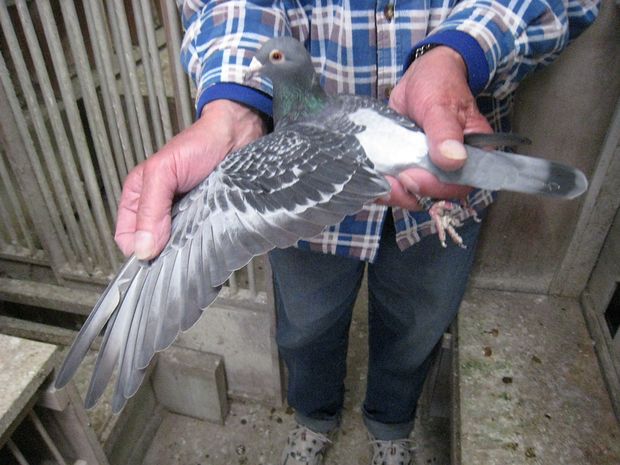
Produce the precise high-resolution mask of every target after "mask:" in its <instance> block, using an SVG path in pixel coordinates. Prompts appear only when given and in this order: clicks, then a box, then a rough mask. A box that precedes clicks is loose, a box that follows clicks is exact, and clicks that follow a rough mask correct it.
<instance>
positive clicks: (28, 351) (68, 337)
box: [0, 0, 620, 465]
mask: <svg viewBox="0 0 620 465" xmlns="http://www.w3.org/2000/svg"><path fill="white" fill-rule="evenodd" d="M619 22H620V16H619V12H618V8H617V6H615V5H614V3H613V2H608V3H605V4H604V5H603V7H602V11H601V16H600V18H599V20H598V21H597V23H596V24H595V25H594V26H593V27H592V28H591V29H590V30H588V31H587V32H586V33H585V34H584V37H583V38H582V39H580V41H578V42H577V43H575V44H574V46H572V47H571V48H569V50H568V51H567V52H566V54H565V55H563V56H562V57H561V59H560V60H559V61H558V62H557V63H555V64H554V65H553V66H552V67H551V68H550V69H548V70H545V71H543V72H542V73H540V74H539V75H537V76H536V77H535V78H533V79H531V80H528V81H526V82H525V84H524V85H523V86H522V88H521V89H520V91H519V93H518V94H517V95H516V98H515V110H514V126H515V130H516V132H518V133H521V134H525V135H527V136H528V137H529V138H531V139H532V140H533V141H534V143H533V145H532V146H531V147H530V148H529V149H528V151H531V153H533V154H536V153H543V154H546V155H548V156H549V158H558V159H559V158H562V159H563V160H565V161H567V162H570V163H571V164H573V165H575V166H578V167H580V168H581V169H582V170H583V171H584V172H585V173H586V174H587V176H588V178H589V181H590V188H589V190H588V192H587V193H586V195H585V196H583V197H581V198H580V199H578V200H576V201H574V202H571V203H562V204H559V203H557V202H554V201H552V200H546V199H543V200H540V199H537V200H536V201H532V199H531V198H528V197H526V196H521V195H519V194H502V195H501V198H500V199H499V201H498V203H497V204H496V205H495V206H494V207H492V211H491V213H490V215H489V217H488V218H487V220H486V222H487V225H486V227H485V230H484V233H483V237H482V242H481V245H480V247H479V250H478V252H477V259H476V264H475V272H474V274H473V276H472V279H471V282H470V286H469V290H468V295H467V297H466V300H465V302H464V305H463V307H462V309H461V313H460V315H459V317H458V320H457V321H456V322H455V324H454V325H453V327H452V328H451V331H450V333H447V334H446V335H445V336H444V339H443V340H442V342H441V344H440V346H439V347H438V348H437V357H436V359H435V366H434V369H433V370H434V371H433V374H432V376H431V377H430V378H429V380H428V382H427V386H426V393H425V395H424V408H423V414H422V416H424V418H426V419H427V420H426V421H427V423H428V424H432V423H433V421H438V422H439V424H440V425H442V426H441V427H440V428H439V431H440V433H439V434H440V435H441V436H442V437H441V441H443V442H441V441H440V442H439V444H440V445H442V446H445V445H446V443H449V444H450V445H451V447H450V448H448V449H449V451H450V452H449V453H448V455H449V457H447V459H449V460H450V461H451V463H452V464H453V465H457V464H458V463H463V464H468V463H490V462H485V460H487V461H488V460H490V457H500V458H501V459H502V460H503V462H502V463H523V458H524V457H525V458H527V459H534V458H536V457H538V458H539V459H548V460H551V461H553V460H557V459H558V456H553V453H554V452H553V451H552V450H551V447H550V448H549V449H548V450H544V448H543V449H541V448H540V446H539V445H538V444H539V443H537V442H536V441H537V439H535V436H536V435H537V434H543V435H544V434H547V433H545V431H548V430H549V428H550V426H549V425H550V424H554V425H557V423H553V422H554V421H555V420H556V419H558V417H556V416H555V415H556V413H554V411H552V409H553V408H556V409H560V410H561V409H563V408H566V406H567V405H568V406H569V407H571V408H572V407H573V406H572V405H570V404H569V403H565V404H557V403H553V404H552V403H551V402H552V400H551V399H549V398H548V397H545V396H544V395H541V396H538V397H535V395H534V394H532V392H540V390H541V389H543V390H544V389H550V391H549V392H552V393H557V395H559V396H560V399H564V398H563V397H562V393H565V392H568V391H571V392H577V391H578V392H579V393H580V394H581V395H582V396H584V397H588V396H589V399H590V400H591V401H592V403H585V404H584V405H583V407H584V408H586V409H590V411H589V412H586V413H584V415H589V416H590V417H593V416H595V415H596V416H597V418H596V419H597V420H599V424H598V425H597V426H596V427H595V428H594V432H593V433H592V434H593V435H594V436H593V437H589V436H588V435H587V434H585V433H584V434H582V435H578V436H579V437H577V439H575V441H576V442H575V444H577V446H576V447H575V451H576V452H575V454H577V453H579V454H581V453H583V454H586V453H587V452H592V450H594V449H595V445H594V444H595V443H596V442H597V441H600V444H599V445H600V447H601V448H602V449H604V448H607V449H606V452H605V453H602V452H601V451H600V450H598V451H597V452H596V453H599V454H601V455H600V456H601V457H603V456H606V455H605V454H608V455H607V456H609V457H612V456H613V457H617V456H614V455H613V454H620V451H618V447H617V436H616V439H615V445H614V439H613V434H617V432H618V430H619V428H618V423H617V418H618V417H620V331H619V330H618V328H619V325H620V290H619V289H620V287H619V284H618V283H619V282H620V213H619V206H620V185H619V184H618V182H617V179H618V178H619V177H620V156H619V150H620V105H619V102H620V100H619V99H620V93H619V89H620V72H618V64H617V60H615V61H614V60H610V59H608V57H613V56H616V57H617V56H618V53H619V52H620V50H619V48H620V46H619V44H620V37H619V36H618V34H619V33H620V32H619V31H620V28H619V27H618V24H619ZM0 27H1V34H0V108H2V111H0V141H1V144H0V179H1V182H0V198H1V199H2V202H0V218H1V219H2V221H0V353H2V354H3V356H2V357H0V380H2V379H6V380H7V381H6V382H5V383H0V384H1V385H3V386H9V387H10V388H11V389H5V388H3V389H2V390H0V391H1V392H0V462H2V463H5V460H6V463H18V464H20V465H21V464H23V463H31V464H35V463H43V462H42V461H43V460H46V459H50V460H54V461H55V463H59V464H64V463H71V464H74V465H78V464H84V463H88V464H91V463H98V464H108V463H109V464H119V465H120V464H124V463H132V464H133V463H135V464H140V463H145V464H146V463H151V464H159V463H172V462H171V461H172V458H171V457H172V456H170V455H167V454H169V453H171V452H170V451H174V450H177V449H175V447H177V448H178V447H180V446H179V445H178V444H175V443H171V442H166V441H167V439H168V438H169V437H170V436H171V434H170V431H171V430H174V428H175V427H178V424H177V423H175V422H177V421H181V420H179V418H185V417H188V416H189V417H194V418H196V417H197V418H200V419H201V420H202V421H203V423H191V428H190V427H188V428H189V429H193V430H196V431H201V432H203V433H204V434H209V435H211V437H214V438H219V440H220V441H221V444H223V445H222V446H221V447H220V449H222V448H225V447H228V449H227V450H228V452H226V453H223V452H221V451H219V452H217V451H215V452H208V453H207V455H209V457H204V454H203V456H202V457H200V460H204V461H205V462H204V463H214V464H219V463H232V462H231V461H230V460H231V458H232V459H234V460H235V461H236V462H238V463H246V462H243V460H246V461H247V460H250V458H251V459H252V460H254V459H255V460H256V461H257V462H258V461H259V460H261V458H260V456H259V455H255V456H252V455H251V454H252V453H253V452H251V451H250V450H249V448H248V447H247V445H244V446H243V448H242V447H240V445H242V444H244V443H243V442H242V438H243V437H244V435H246V436H247V435H250V436H251V434H256V433H253V432H251V431H250V430H243V429H240V428H241V426H239V427H238V428H234V429H226V428H229V425H230V424H231V423H232V422H233V420H231V418H233V419H234V423H235V425H237V426H238V425H242V426H243V427H246V426H247V424H246V423H247V422H248V420H247V419H248V418H255V417H256V416H257V415H263V419H262V420H261V421H263V422H264V424H262V425H263V426H259V427H258V430H260V431H262V432H263V433H264V431H267V429H262V430H261V429H260V428H261V427H264V428H267V427H266V426H265V424H267V423H268V424H269V425H270V426H269V428H270V429H268V430H269V431H270V434H271V436H269V435H267V436H265V437H266V438H267V439H265V438H263V439H261V440H264V441H275V437H276V436H277V434H280V433H281V429H283V426H282V425H286V424H287V421H290V419H289V418H288V417H287V414H286V407H285V406H283V402H284V400H283V399H284V392H285V386H284V385H283V381H282V380H283V376H282V375H283V373H282V371H283V369H282V366H281V363H280V359H279V357H278V353H277V348H276V345H275V342H274V340H273V336H274V325H275V319H274V303H273V291H272V283H271V274H270V269H269V263H268V260H266V258H265V257H257V258H256V259H254V260H253V261H252V262H251V263H250V264H249V265H248V266H247V267H245V268H243V269H242V270H240V271H239V272H236V273H235V274H234V275H233V276H232V277H231V278H230V279H229V280H228V282H227V283H226V286H225V289H224V291H223V292H222V294H221V295H220V297H219V298H218V301H217V304H216V305H215V306H214V307H213V308H212V309H211V311H210V312H209V314H208V315H206V316H205V317H204V318H203V319H201V320H200V321H199V323H198V324H197V325H196V326H195V327H194V328H192V329H191V330H190V331H189V332H187V333H185V334H183V335H182V336H181V338H180V339H179V341H178V342H177V343H176V344H175V346H174V347H173V349H172V350H171V351H169V352H165V353H163V354H162V355H160V358H159V360H158V363H157V365H156V366H155V367H154V368H153V369H152V370H151V371H150V372H149V374H148V376H149V378H148V379H149V382H147V383H145V385H144V387H143V388H142V390H141V391H140V392H139V393H138V395H137V396H136V397H135V398H133V399H132V401H131V402H130V403H129V404H128V405H127V407H126V408H125V410H123V412H122V413H121V415H118V416H112V415H111V414H110V409H109V403H108V404H106V401H104V402H102V404H101V405H100V407H98V408H96V409H94V410H93V411H89V412H85V411H84V410H83V408H82V406H81V397H83V395H84V389H85V383H86V380H82V381H80V380H79V379H78V381H76V384H75V385H73V384H71V385H70V386H69V387H68V388H67V389H66V391H62V392H60V391H59V392H53V391H52V390H50V389H49V383H50V379H51V376H53V371H54V369H55V367H57V366H58V364H59V362H60V355H59V354H60V353H61V352H62V351H63V350H64V349H65V348H66V346H68V345H69V344H70V343H71V341H72V340H73V338H74V337H75V334H76V329H77V328H78V327H79V326H80V325H81V323H82V322H83V321H84V318H85V316H86V315H87V314H88V312H89V311H90V309H91V308H92V307H93V305H94V303H95V302H96V300H97V298H98V296H99V294H100V292H101V291H102V290H103V288H104V287H105V285H106V283H107V281H108V280H109V279H110V277H111V276H112V275H113V273H114V272H115V271H116V270H117V269H118V267H119V266H120V264H121V262H122V256H121V254H120V252H119V251H118V250H117V248H116V246H115V244H114V242H113V233H112V231H113V224H114V218H115V216H116V205H117V204H118V200H119V196H120V191H121V185H122V181H123V179H124V177H125V176H126V175H127V173H128V171H129V170H130V169H131V168H132V167H133V166H134V165H135V164H136V163H139V162H140V161H142V160H144V159H145V157H146V156H148V155H149V154H151V153H153V152H154V151H155V150H156V148H157V147H160V146H161V145H163V143H164V141H165V140H168V139H169V138H171V137H172V135H173V134H175V133H177V132H178V131H180V130H181V129H183V128H185V127H187V126H188V125H189V124H191V121H192V95H193V89H192V88H191V86H190V84H189V82H188V79H187V77H186V76H185V74H184V72H183V70H182V69H181V65H180V60H179V49H180V41H181V33H182V32H181V27H180V24H179V19H178V14H177V11H176V7H175V5H174V2H169V1H163V0H161V1H156V0H140V1H138V0H136V1H129V0H111V1H106V2H101V1H98V0H94V1H73V0H39V1H37V2H32V1H29V0H9V1H2V2H0ZM577 70H579V71H578V72H577ZM583 89H587V90H588V91H587V92H584V91H583ZM355 321H356V322H357V323H355V324H357V325H358V326H356V327H355V328H356V329H357V330H359V334H360V338H362V337H363V334H364V323H363V321H364V320H363V317H359V319H358V320H355ZM356 334H357V333H356ZM562 340H564V341H571V342H572V343H573V345H572V347H568V346H565V345H563V343H562ZM511 349H512V350H511ZM9 354H11V355H9ZM352 357H353V360H357V359H356V358H355V357H359V358H360V359H362V358H363V357H364V354H362V353H361V352H359V353H358V352H355V351H354V353H353V354H352ZM569 357H570V358H571V360H570V361H569V360H567V358H569ZM552 361H555V362H556V364H558V365H561V364H563V363H566V364H569V365H566V366H568V368H567V370H568V371H569V372H570V373H569V375H570V376H568V377H564V376H565V375H566V373H557V372H554V371H552V370H549V369H548V367H549V366H550V364H551V362H552ZM90 363H91V364H93V363H94V355H93V357H92V359H91V361H90ZM25 368H27V370H25ZM355 373H357V372H355ZM359 376H360V380H361V379H362V378H361V377H362V376H364V375H363V373H362V374H359ZM80 379H81V378H80ZM180 380H182V381H180ZM360 380H357V383H356V384H363V383H361V382H360ZM353 381H355V380H353ZM353 381H351V382H353ZM590 381H592V382H591V384H590V388H591V389H592V391H588V390H587V389H586V388H583V385H585V384H587V383H589V382H590ZM80 383H81V384H80ZM582 388H583V389H584V390H579V389H582ZM554 389H555V390H554ZM575 389H576V390H577V391H574V390H575ZM352 390H353V391H355V389H354V388H352ZM355 392H357V391H355ZM351 395H357V394H351ZM187 399H192V400H191V401H187ZM567 402H568V401H567ZM248 405H250V407H248ZM253 405H256V406H257V407H253ZM244 409H249V410H244ZM496 409H497V410H496ZM612 409H613V411H615V415H616V417H615V418H614V416H613V414H611V412H612ZM248 411H249V412H251V413H247V412H248ZM168 412H177V413H178V414H179V416H178V417H174V419H172V420H171V419H170V418H169V417H167V416H166V415H167V414H168ZM261 412H262V413H261ZM484 412H487V414H486V415H483V413H484ZM506 412H510V414H506ZM532 412H543V414H542V416H540V415H539V416H535V415H533V413H532ZM580 412H581V411H579V414H580ZM577 414H578V413H575V415H577ZM481 415H483V416H482V417H481ZM500 415H504V416H505V418H510V419H512V420H514V421H515V422H516V423H518V421H519V420H523V419H524V418H525V419H527V420H528V421H529V423H528V424H529V425H530V427H529V429H528V428H524V429H522V430H519V429H518V427H519V426H518V425H513V426H514V428H513V429H509V430H501V431H498V429H497V425H496V424H492V422H491V423H489V421H488V420H489V419H490V418H495V417H496V416H500ZM511 415H513V416H511ZM566 415H568V416H567V417H566V418H561V420H562V421H563V423H564V424H565V425H568V426H566V428H570V427H573V426H574V428H576V430H577V433H579V429H580V428H583V426H579V425H578V424H577V423H576V422H575V421H574V418H572V417H570V412H568V413H566ZM289 416H290V415H289ZM227 418H228V420H226V419H227ZM244 419H245V420H246V423H243V420H244ZM278 419H279V420H280V421H278ZM437 419H439V420H437ZM192 421H195V420H192ZM545 422H547V423H545ZM558 423H559V421H558ZM554 427H555V426H554ZM218 428H219V429H218ZM353 429H354V428H352V430H351V433H350V437H351V438H358V437H359V436H357V435H358V434H359V432H355V431H353ZM248 431H250V432H248ZM429 431H430V433H429V434H430V435H432V434H433V431H434V430H433V429H432V428H431V429H430V430H429ZM558 431H559V433H558V434H560V433H561V434H564V433H566V434H569V433H567V431H568V430H558ZM573 434H576V433H575V431H571V432H570V434H569V436H570V437H573ZM497 435H499V436H500V437H501V438H502V442H501V444H499V445H497V444H495V443H493V441H492V438H493V437H496V436H497ZM610 435H611V436H610ZM172 436H173V435H172ZM190 437H191V434H190V433H188V438H190ZM24 438H28V439H24ZM154 438H157V441H156V442H157V443H158V444H160V445H162V446H161V447H164V446H166V447H168V449H166V450H163V449H157V448H153V439H154ZM227 438H233V439H230V441H237V442H230V441H229V442H227V441H228V439H227ZM515 438H517V439H515ZM553 439H554V437H553V434H550V435H549V441H552V440H553ZM607 440H608V441H609V444H608V443H607V442H606V441H607ZM24 441H25V442H24ZM28 441H30V442H28ZM188 441H189V439H188ZM432 442H433V441H430V443H432ZM601 444H602V445H601ZM187 447H188V448H189V446H187ZM433 447H435V449H437V448H438V447H437V446H436V445H435V446H432V445H431V446H429V450H431V449H432V450H435V449H433ZM584 451H585V452H584ZM177 452H178V451H177ZM179 453H180V452H179ZM558 453H559V452H558ZM180 454H181V456H182V457H185V458H186V459H187V462H185V463H188V464H189V463H193V462H190V461H189V460H190V459H191V460H195V459H196V458H197V456H192V455H191V454H190V453H188V452H187V451H185V452H183V453H180ZM183 454H185V455H183ZM218 454H219V455H218ZM226 454H229V455H226ZM479 454H483V455H479ZM484 454H486V455H484ZM158 455H159V456H160V457H159V458H157V456H158ZM218 457H219V458H218ZM582 458H583V456H579V460H578V461H576V462H574V463H586V462H584V461H582ZM158 460H160V461H158ZM163 460H168V462H164V461H163ZM175 460H176V459H175ZM217 460H221V462H217ZM227 460H228V461H227ZM262 460H267V459H266V458H265V456H262ZM519 460H520V461H519ZM584 460H585V459H584ZM592 460H595V459H592ZM178 463H181V462H178ZM198 463H202V462H198ZM550 463H551V462H550ZM589 463H590V462H589ZM591 463H601V464H603V463H605V462H602V461H598V462H597V461H592V462H591ZM344 465H346V463H345V464H344Z"/></svg>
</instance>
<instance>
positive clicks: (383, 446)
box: [370, 436, 413, 465]
mask: <svg viewBox="0 0 620 465" xmlns="http://www.w3.org/2000/svg"><path fill="white" fill-rule="evenodd" d="M370 446H371V447H372V461H371V462H370V463H371V465H411V459H412V455H411V452H413V447H412V441H411V440H410V439H396V440H394V441H381V440H379V439H375V438H374V437H372V436H370Z"/></svg>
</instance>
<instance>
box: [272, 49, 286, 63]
mask: <svg viewBox="0 0 620 465" xmlns="http://www.w3.org/2000/svg"><path fill="white" fill-rule="evenodd" d="M269 60H270V61H271V62H272V63H279V62H281V61H282V60H284V53H282V52H281V51H280V50H272V51H271V53H270V54H269Z"/></svg>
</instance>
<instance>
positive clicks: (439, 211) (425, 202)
mask: <svg viewBox="0 0 620 465" xmlns="http://www.w3.org/2000/svg"><path fill="white" fill-rule="evenodd" d="M418 203H419V204H420V205H421V206H422V207H423V208H424V209H425V210H427V211H428V213H429V215H430V216H431V220H432V221H433V223H434V224H435V229H436V230H437V236H438V238H439V242H441V245H442V246H443V247H446V246H447V245H446V233H447V235H448V236H450V238H451V239H452V241H453V242H454V243H455V244H456V245H458V246H459V247H461V248H463V249H466V248H467V246H466V245H465V244H464V243H463V238H462V237H461V235H460V234H459V233H458V232H457V231H456V228H458V227H459V226H461V225H462V223H461V220H460V219H459V218H458V215H459V214H460V213H461V212H463V211H466V212H467V213H468V214H469V215H470V216H471V217H472V218H473V219H474V221H476V222H480V218H478V215H477V213H476V211H475V210H474V209H473V208H472V207H470V206H469V205H468V204H467V203H466V202H463V203H462V204H458V203H455V202H450V201H447V200H439V201H433V200H432V199H431V198H429V197H418Z"/></svg>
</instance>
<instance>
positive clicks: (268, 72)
mask: <svg viewBox="0 0 620 465" xmlns="http://www.w3.org/2000/svg"><path fill="white" fill-rule="evenodd" d="M257 75H260V76H263V77H266V78H268V79H270V80H271V82H272V83H273V84H274V86H275V85H278V84H279V83H280V82H285V81H289V82H294V81H297V82H298V83H299V80H300V79H301V80H302V81H306V80H309V81H311V80H312V77H313V76H314V67H313V66H312V60H311V59H310V55H309V54H308V52H307V51H306V49H305V47H304V46H303V44H302V43H301V42H299V41H298V40H296V39H293V38H292V37H276V38H275V39H270V40H268V41H267V42H265V43H264V44H263V46H262V47H261V48H260V49H259V50H258V52H257V53H256V55H255V56H254V58H253V59H252V63H250V70H249V71H248V73H247V74H246V75H245V80H246V81H249V80H250V79H252V78H253V77H255V76H257Z"/></svg>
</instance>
